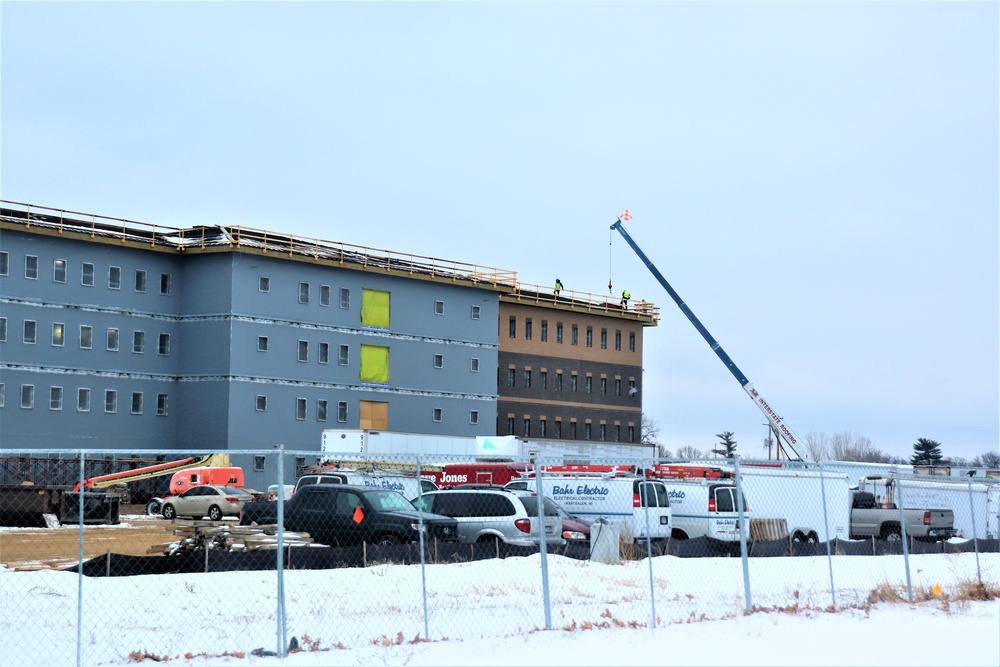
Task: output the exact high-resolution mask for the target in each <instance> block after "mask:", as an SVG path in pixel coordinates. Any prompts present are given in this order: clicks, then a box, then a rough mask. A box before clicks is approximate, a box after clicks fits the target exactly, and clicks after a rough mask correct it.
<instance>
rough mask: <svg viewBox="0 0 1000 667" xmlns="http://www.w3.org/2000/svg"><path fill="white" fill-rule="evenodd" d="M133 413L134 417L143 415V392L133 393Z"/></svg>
mask: <svg viewBox="0 0 1000 667" xmlns="http://www.w3.org/2000/svg"><path fill="white" fill-rule="evenodd" d="M131 413H132V414H133V415H141V414H142V392H141V391H133V392H132V405H131Z"/></svg>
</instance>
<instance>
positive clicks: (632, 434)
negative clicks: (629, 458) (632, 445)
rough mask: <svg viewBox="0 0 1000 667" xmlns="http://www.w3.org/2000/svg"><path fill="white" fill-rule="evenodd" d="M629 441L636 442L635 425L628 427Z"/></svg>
mask: <svg viewBox="0 0 1000 667" xmlns="http://www.w3.org/2000/svg"><path fill="white" fill-rule="evenodd" d="M628 441H629V442H635V426H629V427H628Z"/></svg>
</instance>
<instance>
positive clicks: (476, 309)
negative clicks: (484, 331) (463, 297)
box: [472, 306, 481, 320]
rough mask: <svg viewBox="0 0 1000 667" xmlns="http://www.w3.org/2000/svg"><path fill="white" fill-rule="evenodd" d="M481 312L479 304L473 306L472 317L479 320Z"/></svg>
mask: <svg viewBox="0 0 1000 667" xmlns="http://www.w3.org/2000/svg"><path fill="white" fill-rule="evenodd" d="M480 312H481V310H480V308H479V306H473V307H472V319H474V320H478V319H479V314H480Z"/></svg>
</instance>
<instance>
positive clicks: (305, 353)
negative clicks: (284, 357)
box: [295, 340, 309, 363]
mask: <svg viewBox="0 0 1000 667" xmlns="http://www.w3.org/2000/svg"><path fill="white" fill-rule="evenodd" d="M295 359H296V360H297V361H299V362H301V363H307V362H308V361H309V341H307V340H300V341H299V342H298V344H297V346H296V348H295Z"/></svg>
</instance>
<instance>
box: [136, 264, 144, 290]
mask: <svg viewBox="0 0 1000 667" xmlns="http://www.w3.org/2000/svg"><path fill="white" fill-rule="evenodd" d="M135 291H136V292H145V291H146V272H145V271H143V270H142V269H136V270H135Z"/></svg>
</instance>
